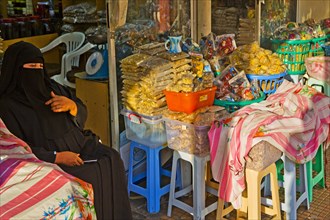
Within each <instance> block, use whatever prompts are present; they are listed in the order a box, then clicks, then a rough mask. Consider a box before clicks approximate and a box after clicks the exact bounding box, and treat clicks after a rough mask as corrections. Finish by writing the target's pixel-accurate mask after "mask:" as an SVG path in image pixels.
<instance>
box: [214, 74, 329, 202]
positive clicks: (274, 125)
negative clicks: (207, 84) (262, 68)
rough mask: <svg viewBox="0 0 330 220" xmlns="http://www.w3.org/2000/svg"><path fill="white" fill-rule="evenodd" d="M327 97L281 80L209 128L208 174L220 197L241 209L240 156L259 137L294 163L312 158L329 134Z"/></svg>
mask: <svg viewBox="0 0 330 220" xmlns="http://www.w3.org/2000/svg"><path fill="white" fill-rule="evenodd" d="M329 124H330V98H329V97H327V96H325V95H324V94H322V93H319V92H317V91H316V90H315V89H313V88H311V87H309V86H302V85H300V84H293V83H291V82H289V81H286V80H285V81H284V82H283V83H282V84H281V86H280V87H279V88H278V89H277V92H276V93H275V94H273V95H270V96H269V97H268V98H267V99H266V100H265V101H263V102H260V103H255V104H252V105H249V106H246V107H244V108H242V109H240V110H238V111H236V112H234V113H233V114H231V116H229V117H228V118H226V119H224V120H222V121H221V122H220V123H213V125H212V127H211V129H210V131H209V139H210V147H211V151H210V154H211V165H212V174H213V178H214V179H215V180H217V181H219V183H220V184H219V197H220V198H221V199H223V200H224V201H226V202H231V203H232V204H233V206H234V207H235V208H239V207H241V193H242V192H243V190H244V189H245V178H244V169H245V157H246V156H247V155H248V153H249V151H250V150H251V148H252V146H254V145H255V144H257V143H258V142H260V141H262V140H264V141H267V142H269V143H270V144H272V145H273V146H275V147H276V148H278V149H279V150H281V151H282V152H283V153H284V154H285V155H286V156H288V157H289V158H290V159H291V160H292V161H295V162H296V163H305V162H307V161H309V160H311V159H312V158H313V157H314V156H315V154H316V152H317V149H318V147H319V146H320V144H321V143H323V142H324V141H325V140H326V139H327V137H328V135H329Z"/></svg>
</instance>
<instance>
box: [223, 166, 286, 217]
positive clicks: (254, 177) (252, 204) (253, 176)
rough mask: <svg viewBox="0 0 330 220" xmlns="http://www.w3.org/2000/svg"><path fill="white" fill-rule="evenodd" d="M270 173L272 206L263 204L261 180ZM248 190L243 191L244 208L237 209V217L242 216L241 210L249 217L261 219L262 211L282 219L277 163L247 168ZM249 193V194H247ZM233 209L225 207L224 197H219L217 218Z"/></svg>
mask: <svg viewBox="0 0 330 220" xmlns="http://www.w3.org/2000/svg"><path fill="white" fill-rule="evenodd" d="M268 174H270V181H271V187H272V189H273V190H272V201H273V202H272V204H273V205H272V206H273V207H272V208H269V207H266V206H263V205H261V180H262V178H263V177H265V176H266V175H268ZM245 179H246V188H247V189H246V191H247V193H246V191H245V192H243V200H242V208H241V209H240V210H237V217H240V216H239V215H240V212H241V211H243V212H246V211H247V213H248V219H261V211H263V212H264V213H265V214H267V215H271V216H275V218H276V219H281V210H280V196H279V192H278V183H277V172H276V165H275V163H272V164H271V165H269V166H268V167H266V168H264V169H263V170H254V169H250V168H246V169H245ZM246 194H247V195H246ZM232 210H233V207H232V206H229V207H227V208H224V202H223V200H222V199H220V198H219V199H218V211H217V219H223V217H224V216H225V215H227V214H228V213H229V212H231V211H232Z"/></svg>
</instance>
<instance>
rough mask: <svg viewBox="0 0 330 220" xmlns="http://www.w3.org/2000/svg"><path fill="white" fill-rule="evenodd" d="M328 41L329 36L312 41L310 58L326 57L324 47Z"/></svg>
mask: <svg viewBox="0 0 330 220" xmlns="http://www.w3.org/2000/svg"><path fill="white" fill-rule="evenodd" d="M326 40H327V36H322V37H317V38H313V39H312V40H311V48H310V51H309V56H314V57H315V56H324V50H323V48H322V45H324V43H325V41H326Z"/></svg>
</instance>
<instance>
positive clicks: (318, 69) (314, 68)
mask: <svg viewBox="0 0 330 220" xmlns="http://www.w3.org/2000/svg"><path fill="white" fill-rule="evenodd" d="M305 65H306V69H307V73H308V75H309V76H310V77H313V78H315V79H317V80H321V81H323V82H326V83H328V84H329V85H330V77H329V73H330V57H324V56H318V57H309V58H307V59H306V60H305Z"/></svg>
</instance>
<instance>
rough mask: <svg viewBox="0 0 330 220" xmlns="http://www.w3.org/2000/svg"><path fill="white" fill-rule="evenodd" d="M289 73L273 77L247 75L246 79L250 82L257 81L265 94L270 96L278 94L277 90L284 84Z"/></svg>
mask: <svg viewBox="0 0 330 220" xmlns="http://www.w3.org/2000/svg"><path fill="white" fill-rule="evenodd" d="M286 75H287V72H286V71H284V72H283V73H279V74H273V75H257V74H246V77H247V78H248V79H249V80H250V81H253V80H257V81H258V83H259V87H260V88H261V90H262V91H263V92H264V93H265V95H270V94H273V93H275V92H276V89H277V88H278V87H279V86H280V85H281V84H282V82H283V80H284V77H285V76H286Z"/></svg>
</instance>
